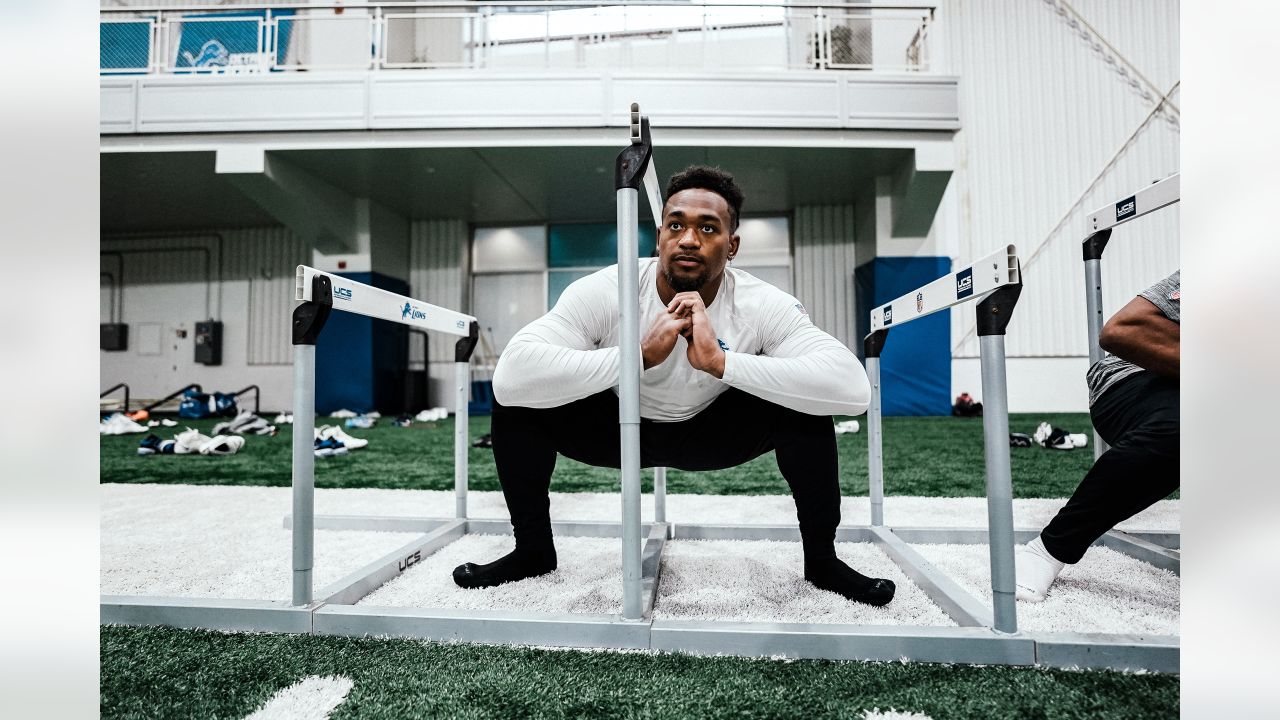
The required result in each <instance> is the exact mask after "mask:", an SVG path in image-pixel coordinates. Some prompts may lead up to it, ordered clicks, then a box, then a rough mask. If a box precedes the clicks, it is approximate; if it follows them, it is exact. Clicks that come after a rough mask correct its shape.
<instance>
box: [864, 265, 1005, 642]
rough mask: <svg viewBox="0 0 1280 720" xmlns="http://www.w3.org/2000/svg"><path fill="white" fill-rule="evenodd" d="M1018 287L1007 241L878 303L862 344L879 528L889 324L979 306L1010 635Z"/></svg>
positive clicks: (1000, 591)
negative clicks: (1012, 359) (1013, 346)
mask: <svg viewBox="0 0 1280 720" xmlns="http://www.w3.org/2000/svg"><path fill="white" fill-rule="evenodd" d="M1021 293H1022V275H1021V268H1020V266H1019V264H1018V254H1017V250H1016V248H1014V246H1013V245H1009V246H1007V247H1004V248H1001V249H999V250H997V251H995V252H993V253H991V254H989V255H987V256H986V257H984V258H982V259H981V260H978V261H977V262H975V263H973V264H972V265H970V266H969V267H966V268H964V269H962V270H960V271H959V272H956V273H954V274H953V275H946V276H944V277H941V278H938V279H937V280H934V281H933V282H931V283H929V284H928V285H925V286H923V287H920V288H917V289H916V290H913V291H912V292H909V293H907V294H906V295H903V296H902V297H900V298H898V299H896V300H893V301H891V302H888V303H885V304H884V305H881V306H879V307H877V308H875V309H873V310H872V311H871V332H870V333H869V334H868V335H867V337H866V338H865V340H864V346H863V349H864V350H865V355H866V367H867V376H868V378H869V379H870V381H871V404H870V406H869V407H868V409H867V428H868V430H867V462H868V479H869V483H870V490H869V493H868V494H869V495H870V499H871V524H872V526H873V527H882V526H884V452H883V430H882V425H881V416H880V413H881V389H880V353H881V351H882V350H883V349H884V343H885V340H886V339H887V338H888V335H889V329H890V328H891V327H897V326H899V325H903V324H906V323H908V322H911V321H912V320H916V319H919V318H922V317H924V316H926V315H931V314H933V313H935V312H938V311H940V310H946V309H947V308H951V307H954V306H957V305H962V304H967V303H970V302H976V303H977V305H978V307H977V316H978V336H979V343H980V352H981V357H982V400H983V413H982V425H983V435H984V438H983V439H984V447H985V454H986V475H987V527H988V536H989V538H990V539H989V542H988V546H989V548H990V554H991V590H992V593H993V594H992V598H993V599H994V602H993V605H994V622H993V627H994V628H995V629H996V630H998V631H1000V632H1005V633H1014V632H1017V630H1018V619H1017V608H1016V606H1015V604H1014V593H1015V591H1016V590H1017V587H1016V585H1015V582H1014V574H1013V546H1014V536H1013V480H1012V476H1011V473H1010V469H1009V398H1008V386H1007V384H1006V382H1005V357H1004V334H1005V329H1006V328H1007V327H1008V325H1009V320H1010V319H1011V317H1012V315H1013V309H1014V306H1016V305H1017V303H1018V296H1019V295H1020V294H1021ZM944 594H945V593H944ZM935 599H937V598H935ZM984 615H985V613H984Z"/></svg>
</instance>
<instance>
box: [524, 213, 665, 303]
mask: <svg viewBox="0 0 1280 720" xmlns="http://www.w3.org/2000/svg"><path fill="white" fill-rule="evenodd" d="M547 237H548V242H547V266H548V267H553V268H582V267H595V268H601V267H605V266H606V265H612V264H614V263H616V262H618V227H617V225H616V224H611V223H574V224H566V225H551V226H550V227H548V229H547ZM639 239H640V242H639V246H640V247H639V250H640V252H639V255H638V257H651V256H652V255H653V251H654V248H655V247H657V230H656V229H655V228H654V226H653V223H652V222H641V223H640V238H639ZM556 296H557V297H558V296H559V293H557V294H556Z"/></svg>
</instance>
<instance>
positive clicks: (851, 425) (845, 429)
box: [836, 420, 860, 435]
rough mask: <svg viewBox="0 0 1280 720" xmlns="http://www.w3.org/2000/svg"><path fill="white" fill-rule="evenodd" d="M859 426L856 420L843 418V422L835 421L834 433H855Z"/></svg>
mask: <svg viewBox="0 0 1280 720" xmlns="http://www.w3.org/2000/svg"><path fill="white" fill-rule="evenodd" d="M859 428H860V426H859V425H858V421H857V420H845V421H844V422H838V423H836V434H837V435H844V434H845V433H856V432H858V430H859Z"/></svg>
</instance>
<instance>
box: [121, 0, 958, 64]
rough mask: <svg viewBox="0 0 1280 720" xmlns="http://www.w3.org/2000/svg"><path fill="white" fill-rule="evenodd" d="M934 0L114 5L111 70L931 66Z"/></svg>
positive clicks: (673, 0)
mask: <svg viewBox="0 0 1280 720" xmlns="http://www.w3.org/2000/svg"><path fill="white" fill-rule="evenodd" d="M933 14H934V4H932V3H930V4H910V3H899V4H885V3H875V2H871V3H859V4H838V5H832V4H830V3H825V4H824V3H821V2H813V3H806V2H790V3H784V2H781V0H765V1H764V2H758V3H752V2H749V1H748V2H742V3H734V2H729V3H716V2H711V1H708V0H701V1H694V2H688V1H685V2H678V1H676V0H641V1H639V2H615V3H613V4H607V3H600V4H584V3H582V2H571V1H568V2H566V1H563V0H541V1H530V2H524V1H521V0H516V1H513V2H505V3H483V2H480V3H476V2H472V3H456V2H454V3H450V2H386V3H347V4H333V5H323V4H319V5H317V4H305V3H272V4H263V3H236V4H222V5H198V4H192V5H189V6H143V5H135V6H124V7H103V8H101V11H100V25H99V28H100V61H99V68H100V73H101V74H103V75H120V74H135V75H136V74H146V75H162V74H256V73H269V72H299V71H327V70H368V71H380V70H403V69H449V68H454V69H472V70H495V69H496V70H555V69H584V68H601V67H612V68H628V69H641V70H643V69H649V68H653V69H659V68H666V69H673V68H674V69H680V68H690V69H702V70H707V69H715V70H802V69H804V70H874V71H890V72H924V71H928V70H929V69H930V59H929V47H928V37H929V29H930V26H931V24H932V22H933Z"/></svg>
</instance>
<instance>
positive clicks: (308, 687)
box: [245, 675, 356, 720]
mask: <svg viewBox="0 0 1280 720" xmlns="http://www.w3.org/2000/svg"><path fill="white" fill-rule="evenodd" d="M355 684H356V683H355V681H354V680H352V679H351V678H347V677H341V676H330V677H320V676H319V675H311V676H309V677H305V678H303V679H301V680H299V681H298V682H296V683H294V684H292V685H290V686H289V687H287V688H285V689H283V690H281V691H280V692H278V693H276V694H275V695H273V696H271V699H270V700H267V701H266V702H265V703H263V705H262V707H260V708H258V709H257V710H256V711H254V713H253V714H252V715H249V716H248V717H246V718H245V720H327V718H328V717H329V714H330V713H332V712H333V711H334V710H335V709H336V708H337V707H338V706H339V705H341V704H342V701H344V700H346V699H347V693H349V692H351V688H353V687H355Z"/></svg>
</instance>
